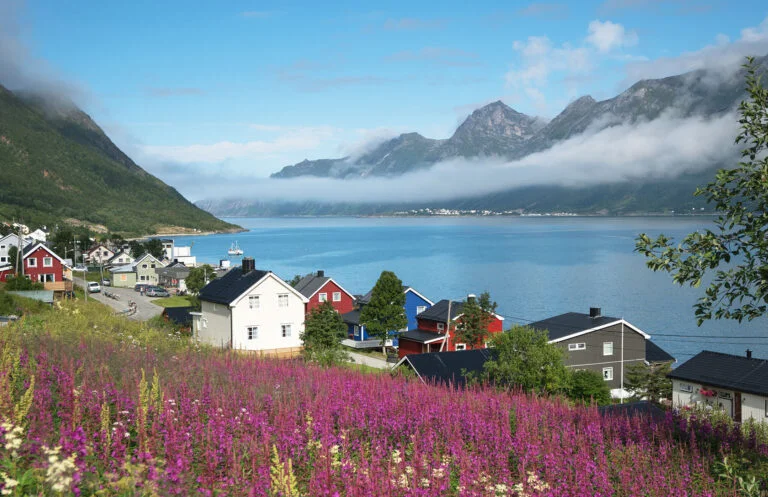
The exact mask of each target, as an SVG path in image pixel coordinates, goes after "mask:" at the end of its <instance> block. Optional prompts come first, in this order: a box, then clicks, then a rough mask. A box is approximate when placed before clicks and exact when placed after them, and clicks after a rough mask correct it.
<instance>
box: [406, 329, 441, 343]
mask: <svg viewBox="0 0 768 497" xmlns="http://www.w3.org/2000/svg"><path fill="white" fill-rule="evenodd" d="M400 339H401V340H402V339H405V340H410V341H412V342H418V343H433V342H441V341H443V340H445V335H443V334H442V333H435V332H434V331H428V330H420V329H418V328H417V329H415V330H408V331H405V332H403V333H401V334H400Z"/></svg>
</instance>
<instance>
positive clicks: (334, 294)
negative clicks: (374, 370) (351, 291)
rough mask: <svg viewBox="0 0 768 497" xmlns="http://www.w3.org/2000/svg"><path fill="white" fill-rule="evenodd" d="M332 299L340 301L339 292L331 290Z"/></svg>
mask: <svg viewBox="0 0 768 497" xmlns="http://www.w3.org/2000/svg"><path fill="white" fill-rule="evenodd" d="M333 301H334V302H341V292H333Z"/></svg>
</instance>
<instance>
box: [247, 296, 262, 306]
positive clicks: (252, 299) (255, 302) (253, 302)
mask: <svg viewBox="0 0 768 497" xmlns="http://www.w3.org/2000/svg"><path fill="white" fill-rule="evenodd" d="M259 306H260V302H259V296H258V295H249V296H248V307H249V308H250V309H258V308H259Z"/></svg>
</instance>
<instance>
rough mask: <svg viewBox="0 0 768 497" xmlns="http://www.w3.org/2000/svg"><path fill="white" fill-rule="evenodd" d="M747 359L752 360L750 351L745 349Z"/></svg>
mask: <svg viewBox="0 0 768 497" xmlns="http://www.w3.org/2000/svg"><path fill="white" fill-rule="evenodd" d="M747 359H752V350H750V349H747Z"/></svg>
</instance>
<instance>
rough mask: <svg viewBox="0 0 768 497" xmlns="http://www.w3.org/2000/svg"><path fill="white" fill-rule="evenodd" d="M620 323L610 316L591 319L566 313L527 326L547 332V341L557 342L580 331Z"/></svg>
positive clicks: (586, 315)
mask: <svg viewBox="0 0 768 497" xmlns="http://www.w3.org/2000/svg"><path fill="white" fill-rule="evenodd" d="M615 321H620V319H619V318H613V317H610V316H600V317H598V318H591V317H589V314H582V313H580V312H566V313H565V314H560V315H559V316H555V317H552V318H547V319H544V320H542V321H536V322H535V323H531V324H529V325H528V326H530V327H531V328H534V329H537V330H548V331H549V339H550V340H557V339H559V338H563V337H567V336H568V335H573V334H574V333H579V332H581V331H586V330H589V329H592V328H597V327H598V326H603V325H605V324H608V323H613V322H615Z"/></svg>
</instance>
